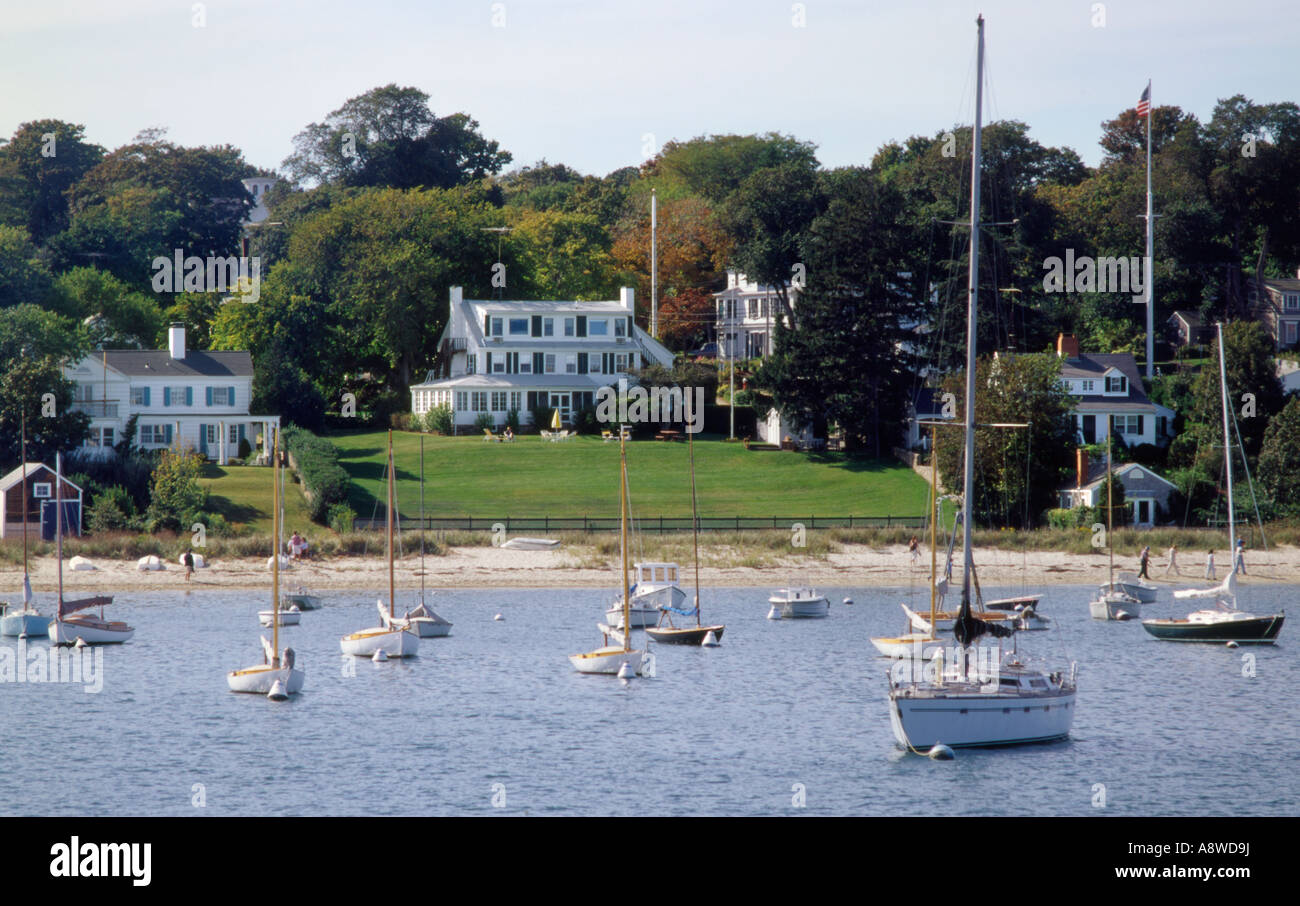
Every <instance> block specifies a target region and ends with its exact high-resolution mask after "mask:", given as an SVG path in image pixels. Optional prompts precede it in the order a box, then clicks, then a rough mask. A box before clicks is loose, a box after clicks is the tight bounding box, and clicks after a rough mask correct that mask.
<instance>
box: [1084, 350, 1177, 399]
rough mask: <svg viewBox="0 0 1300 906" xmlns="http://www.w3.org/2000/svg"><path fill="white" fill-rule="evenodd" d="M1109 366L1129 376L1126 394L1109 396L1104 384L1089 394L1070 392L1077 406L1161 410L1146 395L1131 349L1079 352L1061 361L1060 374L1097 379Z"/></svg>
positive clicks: (1109, 368) (1104, 373) (1103, 374)
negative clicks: (1108, 351) (1128, 350)
mask: <svg viewBox="0 0 1300 906" xmlns="http://www.w3.org/2000/svg"><path fill="white" fill-rule="evenodd" d="M1112 369H1114V370H1116V371H1118V372H1119V373H1120V374H1122V375H1124V376H1125V377H1126V378H1128V393H1127V394H1126V395H1125V396H1115V395H1114V394H1109V395H1108V394H1106V393H1103V392H1102V391H1103V390H1104V389H1105V385H1102V386H1101V387H1100V388H1099V389H1096V390H1094V391H1093V392H1092V393H1073V394H1071V395H1072V396H1073V397H1074V398H1075V399H1076V400H1077V401H1078V402H1077V403H1076V404H1075V408H1076V409H1089V408H1096V407H1099V406H1100V407H1103V408H1105V409H1107V410H1108V411H1114V412H1119V411H1123V410H1125V409H1128V410H1130V411H1136V410H1138V409H1143V410H1145V409H1148V408H1151V409H1164V407H1162V406H1157V405H1156V404H1155V403H1153V402H1151V400H1150V398H1148V397H1147V393H1146V389H1145V388H1144V387H1143V386H1142V375H1141V372H1139V371H1138V366H1137V359H1135V358H1134V357H1133V353H1131V352H1110V353H1080V354H1079V355H1077V356H1074V357H1072V358H1069V359H1066V360H1064V361H1063V362H1062V363H1061V377H1063V378H1074V379H1076V380H1077V379H1079V378H1093V379H1095V380H1100V379H1101V378H1103V377H1104V376H1105V375H1106V372H1108V371H1110V370H1112ZM1164 411H1170V410H1164ZM1170 414H1172V412H1170Z"/></svg>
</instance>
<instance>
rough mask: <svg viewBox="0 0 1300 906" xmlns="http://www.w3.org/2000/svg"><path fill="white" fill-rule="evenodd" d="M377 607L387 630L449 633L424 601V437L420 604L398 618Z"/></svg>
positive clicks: (445, 623)
mask: <svg viewBox="0 0 1300 906" xmlns="http://www.w3.org/2000/svg"><path fill="white" fill-rule="evenodd" d="M375 603H376V604H378V605H379V620H380V622H381V623H382V624H383V625H384V626H386V627H388V628H389V629H405V630H407V631H408V632H414V633H415V634H416V635H417V636H419V637H420V638H422V639H440V638H444V637H445V636H447V635H449V634H450V633H451V621H449V620H444V619H443V618H442V617H440V616H438V614H437V613H435V612H434V610H433V608H432V607H430V606H429V605H428V604H427V603H426V602H425V600H424V435H423V434H422V435H420V603H419V604H417V605H416V606H415V607H414V608H412V609H411V610H408V611H406V613H405V614H403V615H402V616H400V617H396V616H393V615H392V614H391V613H389V612H388V611H386V610H384V605H383V602H382V601H376V602H375Z"/></svg>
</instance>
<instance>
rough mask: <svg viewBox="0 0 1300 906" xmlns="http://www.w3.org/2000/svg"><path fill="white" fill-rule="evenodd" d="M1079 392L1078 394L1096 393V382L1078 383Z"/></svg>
mask: <svg viewBox="0 0 1300 906" xmlns="http://www.w3.org/2000/svg"><path fill="white" fill-rule="evenodd" d="M1079 392H1080V393H1096V392H1097V382H1096V381H1079Z"/></svg>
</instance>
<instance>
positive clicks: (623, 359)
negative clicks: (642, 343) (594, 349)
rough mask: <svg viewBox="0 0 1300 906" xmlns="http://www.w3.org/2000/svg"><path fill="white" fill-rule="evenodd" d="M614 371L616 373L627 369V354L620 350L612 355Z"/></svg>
mask: <svg viewBox="0 0 1300 906" xmlns="http://www.w3.org/2000/svg"><path fill="white" fill-rule="evenodd" d="M614 371H615V372H616V373H618V374H622V373H623V372H625V371H627V356H626V355H624V354H623V353H621V352H620V353H619V354H618V355H616V356H614Z"/></svg>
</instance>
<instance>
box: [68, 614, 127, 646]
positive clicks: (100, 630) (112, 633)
mask: <svg viewBox="0 0 1300 906" xmlns="http://www.w3.org/2000/svg"><path fill="white" fill-rule="evenodd" d="M133 635H135V629H133V628H132V627H130V626H127V625H126V624H125V623H119V622H116V621H109V620H100V619H98V618H91V619H78V618H76V617H69V618H68V619H66V620H52V621H51V622H50V644H51V645H75V644H77V641H78V640H79V639H80V640H81V641H84V642H85V643H86V644H87V645H120V644H121V643H122V642H126V641H130V639H131V637H132V636H133Z"/></svg>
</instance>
